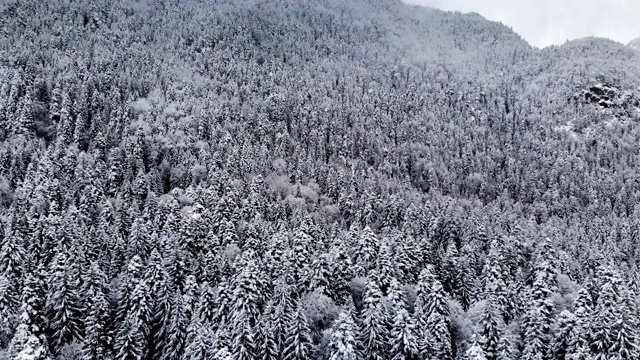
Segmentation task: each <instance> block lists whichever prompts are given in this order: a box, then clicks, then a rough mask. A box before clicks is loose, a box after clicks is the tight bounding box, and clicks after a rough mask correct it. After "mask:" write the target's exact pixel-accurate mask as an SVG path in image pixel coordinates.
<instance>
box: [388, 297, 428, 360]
mask: <svg viewBox="0 0 640 360" xmlns="http://www.w3.org/2000/svg"><path fill="white" fill-rule="evenodd" d="M390 340H391V351H390V353H389V355H390V356H391V359H393V360H418V359H419V358H420V351H419V346H418V337H417V329H416V326H415V323H414V322H413V320H412V319H411V317H410V316H409V313H408V312H407V310H406V309H404V308H402V307H400V308H399V309H397V311H396V314H395V318H394V320H393V325H392V326H391V334H390Z"/></svg>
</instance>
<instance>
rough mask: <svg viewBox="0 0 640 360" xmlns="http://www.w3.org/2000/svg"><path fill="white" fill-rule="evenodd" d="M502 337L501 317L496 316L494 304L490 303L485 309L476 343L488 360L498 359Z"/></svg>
mask: <svg viewBox="0 0 640 360" xmlns="http://www.w3.org/2000/svg"><path fill="white" fill-rule="evenodd" d="M500 335H501V334H500V328H499V316H498V315H497V314H496V312H495V310H494V308H493V304H492V303H491V302H489V303H487V304H486V306H485V308H484V311H483V314H482V318H481V319H480V324H479V329H478V331H477V336H476V341H477V342H478V344H479V345H480V347H481V349H482V352H483V356H485V357H486V359H487V360H496V359H497V358H498V345H499V342H500Z"/></svg>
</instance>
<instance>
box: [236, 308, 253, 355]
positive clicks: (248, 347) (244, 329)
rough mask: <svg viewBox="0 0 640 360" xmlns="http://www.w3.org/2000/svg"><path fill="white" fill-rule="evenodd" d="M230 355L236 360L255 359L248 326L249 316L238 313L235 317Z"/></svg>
mask: <svg viewBox="0 0 640 360" xmlns="http://www.w3.org/2000/svg"><path fill="white" fill-rule="evenodd" d="M231 332H232V333H231V335H232V341H231V354H232V355H233V358H234V359H236V360H253V359H256V355H257V352H256V344H255V342H254V339H253V329H252V328H251V325H250V324H249V316H248V315H247V314H246V313H244V312H240V313H237V314H236V315H235V319H234V321H233V328H232V329H231Z"/></svg>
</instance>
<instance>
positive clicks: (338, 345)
mask: <svg viewBox="0 0 640 360" xmlns="http://www.w3.org/2000/svg"><path fill="white" fill-rule="evenodd" d="M327 357H328V359H329V360H356V359H358V358H359V356H358V349H357V343H356V338H355V323H354V321H353V318H352V316H351V313H350V312H349V311H343V312H341V313H340V315H339V316H338V319H337V320H336V321H335V323H334V324H333V327H332V329H331V335H330V337H329V345H328V348H327Z"/></svg>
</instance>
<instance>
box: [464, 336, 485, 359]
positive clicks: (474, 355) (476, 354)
mask: <svg viewBox="0 0 640 360" xmlns="http://www.w3.org/2000/svg"><path fill="white" fill-rule="evenodd" d="M465 355H466V356H467V360H488V359H489V358H488V357H487V356H486V355H485V352H484V350H483V349H482V346H480V344H479V343H478V341H477V339H476V337H475V336H474V337H473V338H472V339H471V346H469V348H468V349H467V351H466V352H465Z"/></svg>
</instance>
